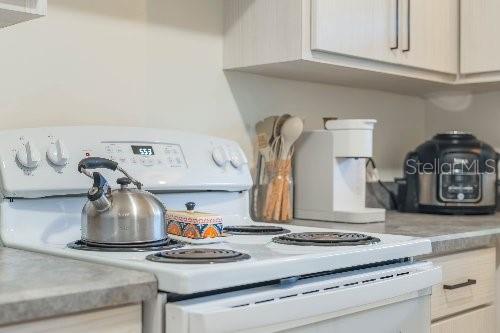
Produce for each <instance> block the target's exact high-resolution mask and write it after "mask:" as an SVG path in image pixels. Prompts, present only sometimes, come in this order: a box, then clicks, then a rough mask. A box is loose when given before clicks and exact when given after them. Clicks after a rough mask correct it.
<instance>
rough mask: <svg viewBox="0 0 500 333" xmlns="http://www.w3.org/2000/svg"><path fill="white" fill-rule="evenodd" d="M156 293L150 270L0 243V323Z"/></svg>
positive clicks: (121, 302)
mask: <svg viewBox="0 0 500 333" xmlns="http://www.w3.org/2000/svg"><path fill="white" fill-rule="evenodd" d="M156 294H157V281H156V278H155V277H154V276H153V275H152V274H149V273H143V272H138V271H133V270H127V269H121V268H115V267H111V266H104V265H98V264H92V263H88V262H84V261H77V260H71V259H64V258H59V257H53V256H49V255H44V254H37V253H33V252H26V251H20V250H14V249H9V248H5V247H0V326H2V325H7V324H12V323H16V322H23V321H28V320H36V319H41V318H46V317H53V316H61V315H66V314H71V313H77V312H81V311H88V310H94V309H99V308H104V307H111V306H119V305H125V304H131V303H140V302H142V301H144V300H148V299H151V298H153V297H155V296H156Z"/></svg>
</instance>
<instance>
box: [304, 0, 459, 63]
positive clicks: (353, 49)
mask: <svg viewBox="0 0 500 333" xmlns="http://www.w3.org/2000/svg"><path fill="white" fill-rule="evenodd" d="M311 26H312V27H311V49H312V50H313V51H323V52H331V53H338V54H343V55H347V56H353V57H358V58H365V59H371V60H378V61H384V62H389V63H395V64H403V65H407V66H412V67H416V68H421V69H425V70H431V71H437V72H444V73H456V72H457V69H458V2H457V0H439V1H436V0H413V1H412V0H370V1H353V0H312V4H311Z"/></svg>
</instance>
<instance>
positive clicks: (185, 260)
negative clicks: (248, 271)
mask: <svg viewBox="0 0 500 333" xmlns="http://www.w3.org/2000/svg"><path fill="white" fill-rule="evenodd" d="M249 258H250V256H249V255H248V254H246V253H241V252H237V251H233V250H226V249H208V248H196V249H178V250H170V251H163V252H159V253H155V254H150V255H149V256H147V257H146V259H147V260H150V261H155V262H162V263H169V264H218V263H228V262H235V261H240V260H246V259H249Z"/></svg>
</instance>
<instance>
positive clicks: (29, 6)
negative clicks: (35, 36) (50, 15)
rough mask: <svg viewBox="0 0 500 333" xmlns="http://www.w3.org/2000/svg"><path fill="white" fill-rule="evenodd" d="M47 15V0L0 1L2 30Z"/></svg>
mask: <svg viewBox="0 0 500 333" xmlns="http://www.w3.org/2000/svg"><path fill="white" fill-rule="evenodd" d="M45 15H47V0H0V28H4V27H7V26H9V25H13V24H17V23H20V22H24V21H29V20H32V19H35V18H38V17H42V16H45Z"/></svg>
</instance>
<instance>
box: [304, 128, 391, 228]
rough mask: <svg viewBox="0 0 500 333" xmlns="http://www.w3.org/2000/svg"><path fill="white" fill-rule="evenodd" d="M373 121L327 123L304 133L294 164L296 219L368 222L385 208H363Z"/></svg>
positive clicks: (380, 217) (379, 216)
mask: <svg viewBox="0 0 500 333" xmlns="http://www.w3.org/2000/svg"><path fill="white" fill-rule="evenodd" d="M376 122H377V121H376V120H375V119H343V120H329V121H327V122H326V124H325V129H324V130H314V131H307V132H304V134H303V135H302V137H301V139H300V141H299V142H298V143H297V145H296V155H295V161H294V177H295V194H294V196H295V203H294V207H295V210H294V217H295V218H301V219H311V220H323V221H335V222H349V223H369V222H381V221H384V220H385V209H381V208H367V207H365V195H366V162H367V159H368V158H369V157H372V154H373V151H372V150H373V149H372V148H373V128H374V126H375V123H376Z"/></svg>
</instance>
